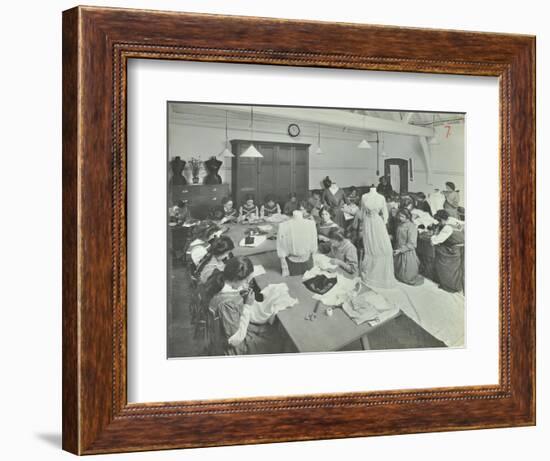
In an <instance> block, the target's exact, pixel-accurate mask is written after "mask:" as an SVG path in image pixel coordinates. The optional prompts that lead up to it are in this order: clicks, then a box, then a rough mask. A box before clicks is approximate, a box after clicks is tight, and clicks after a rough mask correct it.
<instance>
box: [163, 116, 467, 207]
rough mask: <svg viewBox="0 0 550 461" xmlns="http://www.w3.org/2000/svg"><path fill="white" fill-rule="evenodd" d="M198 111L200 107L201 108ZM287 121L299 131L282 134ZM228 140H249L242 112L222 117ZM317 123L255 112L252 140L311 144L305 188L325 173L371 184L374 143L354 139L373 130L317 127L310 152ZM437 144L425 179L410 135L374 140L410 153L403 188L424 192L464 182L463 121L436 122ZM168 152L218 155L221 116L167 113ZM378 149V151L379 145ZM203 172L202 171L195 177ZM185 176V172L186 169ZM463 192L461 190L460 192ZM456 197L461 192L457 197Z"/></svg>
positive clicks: (227, 177)
mask: <svg viewBox="0 0 550 461" xmlns="http://www.w3.org/2000/svg"><path fill="white" fill-rule="evenodd" d="M201 111H204V109H202V110H201ZM290 123H297V124H298V125H299V126H300V128H301V133H300V135H299V136H298V137H296V138H291V137H290V136H289V135H288V133H287V127H288V125H289V124H290ZM228 126H229V128H228V137H229V139H250V138H251V132H250V123H249V120H247V119H246V118H243V117H236V118H230V119H229V122H228ZM318 129H319V128H318V125H316V124H312V123H306V122H300V121H299V120H292V119H287V120H283V119H279V118H268V117H255V119H254V139H255V140H258V141H260V140H261V141H272V142H297V143H305V144H311V148H310V156H309V168H310V171H309V187H310V189H315V188H320V187H321V186H320V182H321V181H322V179H323V178H324V177H325V176H329V177H330V178H331V179H333V180H334V181H336V182H337V183H338V184H339V185H340V186H342V187H346V186H351V185H355V186H366V185H369V184H372V183H374V184H377V183H378V179H377V174H376V170H377V165H376V144H374V143H373V144H372V145H373V149H371V150H366V149H358V148H357V144H358V143H359V142H360V141H361V139H362V137H363V136H364V135H366V136H367V139H368V140H369V141H373V140H376V134H375V133H361V132H359V131H352V130H348V129H344V128H339V127H329V126H322V127H321V147H322V150H323V154H322V155H317V154H315V150H316V148H317V139H318ZM436 132H437V137H438V139H439V140H440V142H439V144H438V145H432V146H430V148H431V150H432V177H431V184H429V183H428V179H427V167H426V162H425V160H424V154H423V152H422V149H421V146H420V142H419V139H418V137H416V136H408V135H398V134H388V133H384V134H382V135H381V137H380V139H381V140H382V142H383V148H384V150H385V152H386V153H387V154H388V156H389V157H392V158H404V159H409V158H411V159H412V161H413V180H412V181H409V190H410V191H413V192H418V191H423V192H425V193H426V194H427V193H429V192H431V191H433V189H434V188H439V189H444V188H445V182H446V181H453V182H454V183H455V184H456V186H457V188H458V189H459V190H461V191H462V190H463V187H464V160H463V159H464V155H463V151H464V125H463V124H454V125H451V128H450V130H448V129H447V128H446V127H445V126H439V127H436ZM168 140H169V142H168V152H169V156H170V157H174V156H176V155H179V156H180V157H182V158H183V159H184V160H188V159H189V158H190V157H192V156H200V157H201V158H202V159H204V160H206V159H207V158H208V157H210V156H212V155H217V154H219V153H220V152H221V151H222V150H223V149H224V145H225V118H224V117H223V116H222V117H220V114H219V113H218V114H216V113H213V114H212V116H210V117H208V116H205V115H204V114H194V113H192V109H191V107H190V108H189V112H187V113H185V114H184V115H182V114H171V115H170V120H169V130H168ZM380 150H381V151H382V144H381V148H380ZM220 160H222V161H223V162H224V164H223V165H222V168H221V170H220V176H221V177H222V180H223V181H224V182H226V183H229V184H230V183H231V159H230V158H225V159H224V158H220ZM379 172H380V174H383V173H384V157H382V156H380V161H379ZM202 175H204V172H203V173H202V174H201V176H202ZM186 176H187V177H188V179H190V172H186ZM462 195H463V194H461V196H462ZM461 198H462V197H461Z"/></svg>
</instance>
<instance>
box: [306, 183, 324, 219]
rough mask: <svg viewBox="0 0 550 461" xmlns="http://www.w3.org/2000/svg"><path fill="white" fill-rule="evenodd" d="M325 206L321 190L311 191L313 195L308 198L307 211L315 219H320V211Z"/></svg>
mask: <svg viewBox="0 0 550 461" xmlns="http://www.w3.org/2000/svg"><path fill="white" fill-rule="evenodd" d="M321 208H323V201H322V200H321V192H320V191H318V190H314V191H313V192H312V193H311V197H310V198H309V199H308V200H307V206H306V209H307V212H308V213H309V214H310V215H311V216H312V217H313V219H315V221H317V222H318V221H319V211H320V210H321Z"/></svg>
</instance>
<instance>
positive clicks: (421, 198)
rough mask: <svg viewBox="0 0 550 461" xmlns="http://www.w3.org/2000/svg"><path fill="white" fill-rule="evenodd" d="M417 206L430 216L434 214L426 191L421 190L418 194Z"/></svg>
mask: <svg viewBox="0 0 550 461" xmlns="http://www.w3.org/2000/svg"><path fill="white" fill-rule="evenodd" d="M415 205H416V206H415V208H417V209H418V210H422V211H424V212H426V213H429V215H430V216H433V213H432V208H431V207H430V204H429V203H428V201H427V200H426V194H425V193H424V192H419V193H418V194H416V203H415Z"/></svg>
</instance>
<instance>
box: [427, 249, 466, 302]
mask: <svg viewBox="0 0 550 461" xmlns="http://www.w3.org/2000/svg"><path fill="white" fill-rule="evenodd" d="M463 252H464V247H463V246H462V245H452V246H448V245H437V246H436V247H435V259H434V269H435V272H436V274H437V279H438V281H439V286H440V288H442V289H444V290H445V291H450V292H452V293H454V292H457V291H462V290H464V258H463Z"/></svg>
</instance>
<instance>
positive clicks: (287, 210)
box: [283, 192, 298, 216]
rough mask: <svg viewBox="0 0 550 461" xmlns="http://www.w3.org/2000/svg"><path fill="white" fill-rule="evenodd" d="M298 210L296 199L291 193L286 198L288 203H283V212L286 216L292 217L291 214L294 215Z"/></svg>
mask: <svg viewBox="0 0 550 461" xmlns="http://www.w3.org/2000/svg"><path fill="white" fill-rule="evenodd" d="M297 209H298V197H297V196H296V194H295V193H294V192H293V193H291V194H290V195H289V197H288V202H286V203H285V206H284V207H283V212H284V214H286V215H287V216H292V213H294V212H295V211H296V210H297Z"/></svg>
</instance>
